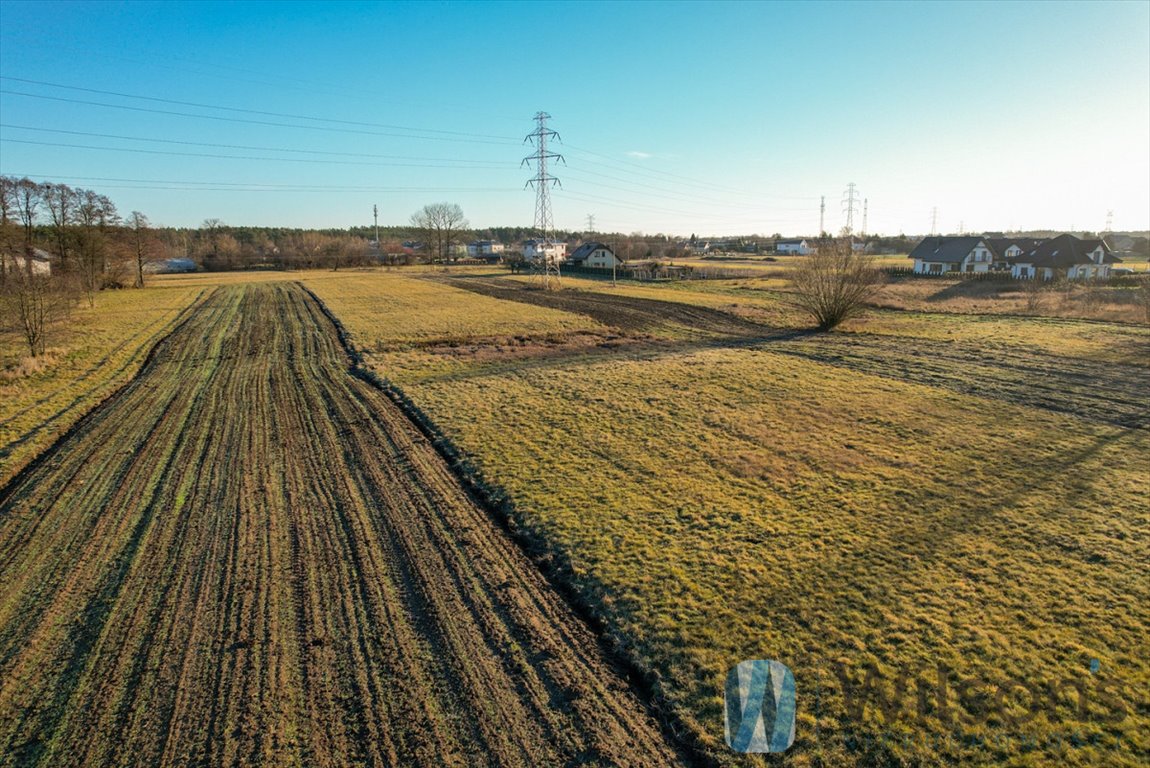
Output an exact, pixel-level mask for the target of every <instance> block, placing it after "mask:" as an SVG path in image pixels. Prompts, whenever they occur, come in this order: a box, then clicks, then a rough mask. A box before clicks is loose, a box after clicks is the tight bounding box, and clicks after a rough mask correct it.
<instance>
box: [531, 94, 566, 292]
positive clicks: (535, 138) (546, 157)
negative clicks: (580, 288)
mask: <svg viewBox="0 0 1150 768" xmlns="http://www.w3.org/2000/svg"><path fill="white" fill-rule="evenodd" d="M550 117H551V115H549V114H547V113H546V112H536V113H535V123H536V126H535V130H534V131H532V132H531V133H529V134H527V138H525V139H524V140H523V141H524V143H530V144H534V145H535V153H534V154H532V155H528V156H527V157H525V158H523V165H530V164H531V163H534V164H535V176H534V178H531V179H528V180H527V185H529V186H533V187H535V231H536V236H537V238H538V242H537V244H536V246H535V261H534V263H533V264H532V267H533V268H534V269H535V271H536V272H537V273H538V274H539V277H540V279H541V281H542V283H543V287H544V288H546V289H552V288H558V287H559V253H558V250H557V249H556V247H555V243H554V242H552V240H551V231H552V229H553V228H554V227H553V224H552V222H551V187H553V186H555V185H559V186H563V185H562V184H561V183H560V182H559V179H557V178H556V177H554V176H552V175H551V174H550V173H548V171H547V163H548V162H549V161H553V160H555V161H558V160H561V161H563V163H564V164H566V163H567V161H566V160H564V159H563V155H560V154H557V153H555V152H550V151H548V149H547V142H548V140H550V139H559V134H558V133H556V132H555V131H553V130H551V129H550V128H548V127H547V120H548V119H549V118H550ZM559 140H560V141H562V139H559Z"/></svg>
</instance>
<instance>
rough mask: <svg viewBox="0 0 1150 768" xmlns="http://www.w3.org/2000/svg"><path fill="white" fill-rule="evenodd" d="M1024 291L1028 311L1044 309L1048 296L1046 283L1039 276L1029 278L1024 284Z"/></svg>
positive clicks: (1033, 311)
mask: <svg viewBox="0 0 1150 768" xmlns="http://www.w3.org/2000/svg"><path fill="white" fill-rule="evenodd" d="M1022 293H1023V295H1025V296H1026V311H1027V312H1031V313H1035V312H1038V311H1039V310H1040V309H1042V305H1043V303H1044V299H1045V298H1046V293H1047V289H1046V283H1045V281H1043V280H1040V279H1038V278H1035V279H1033V280H1027V281H1026V283H1025V284H1023V286H1022Z"/></svg>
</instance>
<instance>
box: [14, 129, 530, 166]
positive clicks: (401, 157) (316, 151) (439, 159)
mask: <svg viewBox="0 0 1150 768" xmlns="http://www.w3.org/2000/svg"><path fill="white" fill-rule="evenodd" d="M0 128H15V129H19V130H24V131H39V132H46V133H62V134H66V135H69V136H90V137H93V138H100V139H122V140H124V141H147V142H151V143H155V144H178V145H182V146H190V147H215V148H217V149H250V150H256V151H260V152H292V153H297V154H307V155H329V156H333V157H369V158H377V159H383V160H409V161H425V162H432V163H439V162H442V163H474V164H477V165H488V166H491V167H493V168H494V167H509V164H508V163H505V162H502V161H499V160H468V159H465V158H449V157H413V156H408V155H378V154H372V153H362V152H332V151H330V150H322V149H293V148H290V147H260V146H254V145H250V144H216V143H211V142H204V141H181V140H178V139H152V138H148V137H146V136H122V135H118V134H113V133H92V132H90V131H69V130H65V129H63V128H43V127H39V126H31V125H15V124H12V123H0Z"/></svg>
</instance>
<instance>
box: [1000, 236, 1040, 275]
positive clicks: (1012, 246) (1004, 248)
mask: <svg viewBox="0 0 1150 768" xmlns="http://www.w3.org/2000/svg"><path fill="white" fill-rule="evenodd" d="M989 242H990V247H991V248H992V249H993V250H994V252H995V254H997V256H998V258H999V261H995V263H994V264H993V266H992V269H1003V270H1008V269H1010V265H1011V263H1012V262H1013V261H1014V260H1015V259H1016V258H1018V257H1019V256H1021V255H1022V254H1023V253H1026V252H1027V251H1029V250H1030V249H1032V248H1036V247H1037V246H1038V244H1039V243H1041V242H1042V240H1040V239H1038V238H1033V237H992V238H990V240H989Z"/></svg>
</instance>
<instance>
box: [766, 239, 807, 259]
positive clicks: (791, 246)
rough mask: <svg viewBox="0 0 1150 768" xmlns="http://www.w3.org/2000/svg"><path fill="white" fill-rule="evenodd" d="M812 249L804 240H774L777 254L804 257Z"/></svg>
mask: <svg viewBox="0 0 1150 768" xmlns="http://www.w3.org/2000/svg"><path fill="white" fill-rule="evenodd" d="M813 250H814V249H813V248H811V246H810V244H809V243H807V241H806V240H801V239H800V240H776V241H775V253H779V254H794V255H796V256H806V255H807V254H809V253H811V251H813Z"/></svg>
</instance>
